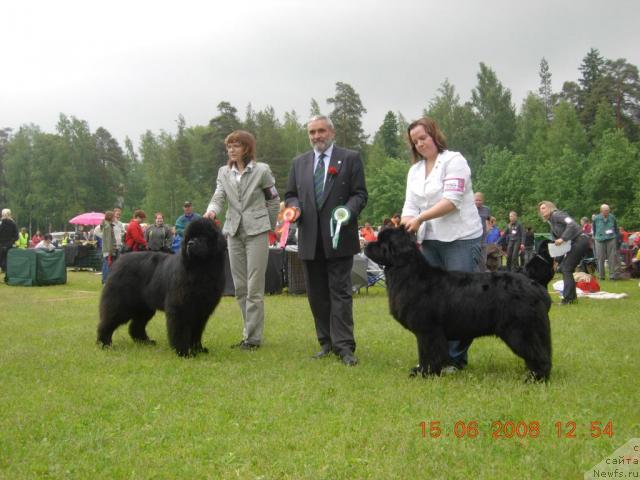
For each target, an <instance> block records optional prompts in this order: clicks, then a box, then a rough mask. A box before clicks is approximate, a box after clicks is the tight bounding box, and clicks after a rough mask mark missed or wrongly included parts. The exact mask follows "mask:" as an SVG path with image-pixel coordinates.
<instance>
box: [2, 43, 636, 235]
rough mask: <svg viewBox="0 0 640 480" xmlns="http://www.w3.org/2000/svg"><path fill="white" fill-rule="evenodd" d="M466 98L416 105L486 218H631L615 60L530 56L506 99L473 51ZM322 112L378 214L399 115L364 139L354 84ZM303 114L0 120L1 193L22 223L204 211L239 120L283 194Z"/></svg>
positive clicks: (227, 111) (630, 107)
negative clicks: (552, 60) (111, 213)
mask: <svg viewBox="0 0 640 480" xmlns="http://www.w3.org/2000/svg"><path fill="white" fill-rule="evenodd" d="M479 67H480V68H479V72H478V74H477V85H476V86H475V87H474V88H473V89H472V91H471V95H470V100H469V101H467V102H464V103H463V102H461V100H460V96H459V94H458V93H457V92H456V89H455V86H454V85H452V84H451V83H450V82H449V81H448V80H447V79H445V80H444V81H443V82H442V84H441V86H440V88H439V89H438V91H437V92H436V94H435V96H434V97H433V98H431V100H429V101H428V102H427V104H426V106H425V107H424V114H425V115H428V116H431V117H433V118H434V119H435V120H436V121H437V122H438V123H439V125H440V126H441V128H442V130H443V132H444V133H445V135H446V136H447V139H448V144H449V148H450V149H451V150H457V151H460V152H462V153H463V154H464V156H465V157H466V158H467V160H468V161H469V165H470V167H471V170H472V175H473V183H474V190H476V191H482V192H483V193H484V194H485V199H486V204H487V205H489V206H490V207H491V208H492V211H493V214H494V215H495V216H496V217H497V218H498V222H499V224H504V223H506V221H507V217H508V212H509V211H511V210H515V211H517V212H518V213H519V214H520V216H521V218H522V219H523V221H524V222H525V223H526V224H527V225H531V226H533V227H534V228H536V229H545V227H544V226H543V225H542V222H541V220H540V219H539V218H538V216H537V214H536V205H537V203H538V202H539V201H540V200H551V201H553V202H554V203H556V205H558V207H559V208H562V209H564V210H567V211H569V213H570V214H571V215H573V216H574V217H577V218H579V217H582V216H590V215H591V214H592V213H594V212H597V211H598V208H599V205H600V204H602V203H608V204H609V205H610V206H611V207H612V210H613V212H614V213H615V214H616V216H617V217H618V219H619V224H620V225H624V226H625V227H627V228H633V227H635V228H638V227H640V189H639V188H638V185H640V161H639V160H640V159H639V154H638V151H639V147H640V143H639V141H640V79H639V75H638V68H637V66H635V65H632V64H630V63H628V62H627V61H626V60H625V59H616V60H610V59H605V58H603V57H602V56H601V55H600V52H599V51H598V50H597V49H591V50H590V51H589V52H588V53H587V54H586V56H585V57H584V58H583V59H582V63H581V64H580V67H579V72H580V75H581V77H580V78H579V79H577V81H566V82H564V84H563V86H562V89H561V91H559V92H554V91H553V90H552V87H551V72H550V69H549V65H548V63H547V61H546V60H545V59H544V58H543V59H542V60H541V62H540V69H539V71H538V75H539V88H538V89H537V91H535V92H529V94H528V95H527V97H526V98H525V99H524V101H523V102H522V105H521V106H520V108H519V109H516V107H515V105H514V104H513V102H512V99H511V92H510V90H509V89H508V88H506V87H505V86H504V85H503V84H502V83H501V82H500V80H499V79H498V78H497V75H496V73H495V72H494V71H493V70H492V69H491V68H490V67H489V66H487V65H485V64H484V63H480V65H479ZM326 104H327V107H328V108H327V111H322V109H321V108H320V105H319V103H318V102H317V101H316V100H315V99H311V101H310V109H309V116H311V115H316V114H320V113H324V114H328V115H329V117H330V118H331V119H332V121H333V123H334V125H335V127H336V143H337V144H338V145H341V146H344V147H347V148H352V149H355V150H358V151H360V152H361V153H362V155H363V159H364V161H365V171H366V178H367V187H368V190H369V203H368V205H367V207H366V209H365V210H364V212H363V214H362V216H361V221H362V222H364V221H369V222H371V223H373V224H380V223H381V222H382V219H383V218H385V217H390V216H391V215H392V214H393V213H395V212H398V211H400V210H401V208H402V203H403V200H404V194H405V183H406V174H407V171H408V169H409V166H410V160H409V149H408V146H407V143H406V128H407V125H408V122H407V120H406V119H405V118H404V116H403V115H402V113H400V112H393V111H389V112H388V113H387V114H386V115H385V117H384V119H383V120H382V124H381V125H380V127H379V129H378V130H377V132H376V133H375V135H373V137H372V138H369V137H368V136H367V135H366V134H365V132H364V130H363V127H362V117H363V115H364V114H365V113H366V112H367V110H366V108H365V107H364V105H363V104H362V101H361V99H360V96H359V94H358V93H357V92H356V91H355V90H354V88H353V87H352V86H351V85H349V84H347V83H344V82H337V83H336V88H335V94H334V96H333V97H331V98H328V99H326ZM306 118H307V116H306V115H305V116H304V117H300V116H299V115H298V113H296V112H295V111H291V112H285V113H284V116H283V117H282V118H279V117H278V115H277V114H276V112H275V110H274V109H273V108H272V107H267V108H265V109H263V110H260V111H255V110H254V109H253V108H252V106H251V104H249V105H248V106H247V107H246V110H245V112H244V114H239V112H238V110H237V109H236V107H234V106H233V105H231V104H230V103H229V102H225V101H223V102H220V103H219V104H218V106H217V111H216V112H215V116H213V118H211V120H210V121H209V123H208V124H207V125H196V126H191V127H188V126H187V125H186V122H185V119H184V118H183V117H182V116H179V117H178V118H177V119H176V129H175V131H173V132H166V131H161V132H159V133H153V132H151V131H147V132H146V133H144V134H143V135H142V136H141V138H140V142H139V147H138V148H137V149H135V148H134V146H133V143H132V142H131V140H130V139H129V138H126V139H125V141H124V145H120V144H119V143H118V141H117V140H116V139H114V138H113V137H112V136H111V134H110V133H109V132H108V131H107V130H106V129H105V128H103V127H99V128H98V129H97V130H95V131H93V132H92V131H91V129H90V128H89V123H88V122H87V121H85V120H81V119H78V118H75V117H73V116H67V115H64V114H61V115H60V118H59V121H58V124H57V126H56V131H55V133H47V132H43V131H42V130H41V129H40V128H39V127H38V126H37V125H23V126H21V127H19V128H18V129H17V131H13V130H12V129H10V128H4V129H0V173H1V174H2V175H0V205H2V206H3V208H4V206H8V207H9V208H11V209H12V211H13V212H14V216H15V217H16V220H17V221H18V224H19V226H27V227H29V228H30V229H31V230H35V229H36V228H40V229H44V230H49V229H51V230H60V229H64V228H68V226H67V223H66V222H67V220H68V219H69V218H71V217H73V216H74V215H76V214H78V213H81V212H84V211H91V210H95V211H105V210H107V209H110V208H112V207H113V206H116V205H118V206H121V207H123V208H124V218H125V219H127V218H130V217H129V216H130V214H131V212H132V211H133V210H134V209H136V208H142V209H144V210H145V211H146V212H147V213H148V214H149V213H153V212H156V211H161V212H163V213H164V214H165V218H166V219H167V221H168V222H173V221H175V219H176V218H177V216H179V215H180V214H181V213H182V208H181V206H182V203H183V202H184V201H185V200H191V201H192V202H194V205H195V208H196V210H204V208H205V207H206V205H207V203H208V201H209V199H210V197H211V194H212V193H213V189H214V187H215V178H216V175H217V170H218V168H219V167H220V166H222V165H224V164H225V163H226V151H225V148H224V138H225V137H226V135H227V134H228V133H230V132H231V131H233V130H235V129H238V128H243V129H246V130H248V131H250V132H252V133H253V134H254V135H255V136H256V139H257V147H258V151H257V154H258V158H259V160H260V161H264V162H267V163H268V164H269V165H270V166H271V168H272V170H273V173H274V176H275V178H276V184H277V187H278V188H279V190H280V191H281V192H282V191H284V188H285V186H286V181H287V176H288V171H289V166H290V163H291V160H292V159H293V158H294V157H295V156H296V155H298V154H300V153H302V152H304V151H307V150H308V149H309V148H310V147H309V142H308V138H307V135H306V130H305V121H306Z"/></svg>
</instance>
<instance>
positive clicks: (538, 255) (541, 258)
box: [536, 253, 550, 265]
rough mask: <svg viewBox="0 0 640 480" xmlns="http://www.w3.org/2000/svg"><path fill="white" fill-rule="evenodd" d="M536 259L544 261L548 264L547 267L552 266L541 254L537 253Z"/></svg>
mask: <svg viewBox="0 0 640 480" xmlns="http://www.w3.org/2000/svg"><path fill="white" fill-rule="evenodd" d="M536 257H538V258H539V259H540V260H542V261H543V262H544V263H546V264H547V265H550V263H549V260H547V259H546V258H544V257H543V256H542V255H540V254H539V253H536Z"/></svg>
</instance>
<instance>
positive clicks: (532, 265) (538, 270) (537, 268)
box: [522, 240, 555, 288]
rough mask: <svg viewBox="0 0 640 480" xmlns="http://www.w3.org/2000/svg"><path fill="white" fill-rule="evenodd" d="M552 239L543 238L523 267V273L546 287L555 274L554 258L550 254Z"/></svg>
mask: <svg viewBox="0 0 640 480" xmlns="http://www.w3.org/2000/svg"><path fill="white" fill-rule="evenodd" d="M549 243H551V241H550V240H543V241H542V242H540V244H539V245H538V249H537V251H536V254H535V255H534V256H533V257H532V258H531V260H529V261H528V262H527V264H526V265H525V266H524V267H522V273H524V274H525V275H526V276H527V277H529V278H531V279H533V280H535V281H536V282H538V283H539V284H540V285H542V286H543V287H545V288H546V286H547V285H549V282H550V281H551V279H552V278H553V276H554V275H555V271H554V269H553V258H551V255H549Z"/></svg>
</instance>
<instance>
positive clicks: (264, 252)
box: [227, 225, 269, 345]
mask: <svg viewBox="0 0 640 480" xmlns="http://www.w3.org/2000/svg"><path fill="white" fill-rule="evenodd" d="M268 237H269V235H268V232H264V233H259V234H258V235H247V234H246V232H245V231H244V229H243V228H242V225H240V227H239V228H238V231H237V233H236V234H235V235H234V236H229V237H228V238H227V245H228V248H229V265H230V266H231V276H232V277H233V285H234V286H235V291H236V293H235V297H236V301H237V302H238V306H239V307H240V312H241V313H242V321H243V323H244V328H243V330H242V339H243V340H245V341H246V342H248V343H251V344H253V345H260V344H261V343H262V331H263V330H264V283H265V276H266V273H267V263H268V261H269V239H268Z"/></svg>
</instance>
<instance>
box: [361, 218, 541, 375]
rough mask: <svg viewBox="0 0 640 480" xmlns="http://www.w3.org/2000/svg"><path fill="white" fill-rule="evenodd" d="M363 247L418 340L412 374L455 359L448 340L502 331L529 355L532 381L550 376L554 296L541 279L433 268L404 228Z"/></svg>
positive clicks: (398, 315)
mask: <svg viewBox="0 0 640 480" xmlns="http://www.w3.org/2000/svg"><path fill="white" fill-rule="evenodd" d="M365 253H366V255H367V257H369V258H371V260H373V261H374V262H376V263H378V264H380V265H382V266H384V271H385V279H386V284H387V291H388V295H389V308H390V310H391V314H392V315H393V317H394V318H395V319H396V320H397V321H398V322H400V324H402V325H403V326H404V327H405V328H407V329H408V330H410V331H411V332H413V334H414V335H415V336H416V338H417V341H418V357H419V363H418V366H417V367H416V368H415V369H414V370H413V371H412V372H413V374H414V375H415V374H417V373H421V374H422V375H423V376H426V375H439V374H440V372H441V370H442V368H443V367H444V366H446V365H447V364H448V362H449V353H448V347H447V340H462V341H464V340H471V339H473V338H476V337H481V336H485V335H496V336H498V337H500V338H501V339H502V340H504V342H505V343H506V344H507V345H508V346H509V348H511V350H512V351H513V352H514V353H515V354H516V355H519V356H520V357H522V358H523V359H524V361H525V363H526V365H527V368H528V369H529V372H530V378H531V379H532V380H547V379H548V378H549V373H550V372H551V332H550V327H549V315H548V313H549V308H550V306H551V298H550V297H549V294H548V292H547V289H546V287H545V286H543V285H541V283H540V282H539V281H536V280H532V279H531V278H528V277H527V276H525V275H524V274H521V273H509V272H490V273H464V272H446V271H444V270H442V269H441V268H436V267H432V266H430V265H429V264H428V263H427V261H426V260H425V259H424V257H423V256H422V253H420V251H419V249H418V246H417V245H416V243H415V241H414V240H413V238H412V237H411V236H410V235H409V234H408V233H407V232H405V231H404V229H386V230H383V231H382V232H381V233H380V235H379V236H378V241H377V242H373V243H369V244H368V245H367V247H366V250H365Z"/></svg>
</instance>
